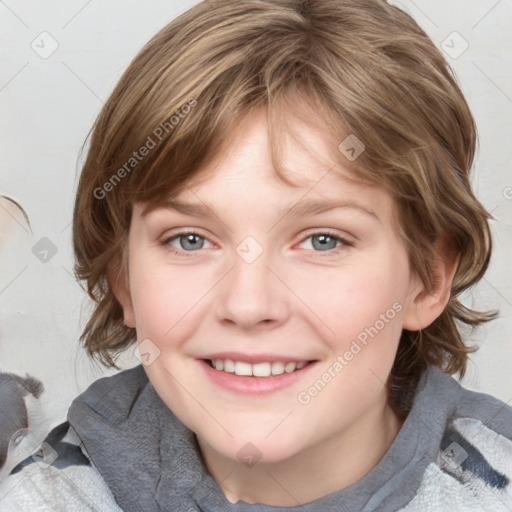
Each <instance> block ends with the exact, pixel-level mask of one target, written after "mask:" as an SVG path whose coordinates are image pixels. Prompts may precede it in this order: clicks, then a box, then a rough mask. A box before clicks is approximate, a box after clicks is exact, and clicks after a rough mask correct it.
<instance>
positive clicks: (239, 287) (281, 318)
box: [217, 252, 290, 330]
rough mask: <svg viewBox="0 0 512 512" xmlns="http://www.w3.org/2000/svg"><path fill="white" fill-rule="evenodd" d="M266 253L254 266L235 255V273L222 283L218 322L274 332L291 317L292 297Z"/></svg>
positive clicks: (232, 271) (253, 263)
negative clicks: (267, 329)
mask: <svg viewBox="0 0 512 512" xmlns="http://www.w3.org/2000/svg"><path fill="white" fill-rule="evenodd" d="M269 263H270V262H269V261H268V259H267V258H266V256H265V252H264V253H263V254H262V255H261V256H260V257H259V258H258V259H257V260H256V261H253V262H252V263H248V262H247V261H245V260H244V259H243V258H242V257H240V256H239V255H238V254H235V257H234V261H233V267H232V270H231V271H230V272H229V273H228V274H227V275H226V277H225V278H224V279H223V280H222V282H221V283H220V285H221V288H220V290H219V292H220V293H219V295H218V296H217V299H218V301H217V318H218V319H219V320H220V321H221V322H223V323H225V324H232V325H237V326H238V327H240V328H241V329H244V330H251V329H255V328H256V329H261V328H272V327H274V328H275V327H277V326H279V325H281V324H283V323H284V322H285V321H286V319H287V317H288V315H289V311H290V308H289V298H290V297H289V293H287V288H286V286H285V285H284V284H283V282H282V281H281V280H280V278H279V277H278V272H276V270H275V269H274V268H272V267H273V265H271V264H270V265H269Z"/></svg>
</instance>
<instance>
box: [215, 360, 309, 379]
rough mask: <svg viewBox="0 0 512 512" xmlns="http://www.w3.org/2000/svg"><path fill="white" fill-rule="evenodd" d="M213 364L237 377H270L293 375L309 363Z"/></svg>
mask: <svg viewBox="0 0 512 512" xmlns="http://www.w3.org/2000/svg"><path fill="white" fill-rule="evenodd" d="M212 364H213V366H214V367H215V369H216V370H222V371H225V372H227V373H235V374H236V375H253V376H254V377H269V376H270V375H281V374H282V373H292V372H293V371H295V370H300V369H301V368H304V366H306V365H307V364H308V363H307V361H301V362H300V363H295V362H289V363H283V362H281V361H276V362H273V363H256V364H250V363H245V362H243V361H232V360H231V359H214V360H212Z"/></svg>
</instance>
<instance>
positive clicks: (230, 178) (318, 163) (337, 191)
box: [143, 108, 393, 222]
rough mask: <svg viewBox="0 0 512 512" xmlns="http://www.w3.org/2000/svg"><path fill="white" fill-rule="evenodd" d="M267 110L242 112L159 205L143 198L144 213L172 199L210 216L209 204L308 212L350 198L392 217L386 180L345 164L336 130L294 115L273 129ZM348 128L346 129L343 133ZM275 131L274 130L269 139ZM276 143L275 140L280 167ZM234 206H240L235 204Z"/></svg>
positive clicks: (373, 212)
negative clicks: (374, 180)
mask: <svg viewBox="0 0 512 512" xmlns="http://www.w3.org/2000/svg"><path fill="white" fill-rule="evenodd" d="M267 121H268V118H267V111H266V109H264V108H262V109H260V110H258V111H256V112H254V113H252V114H251V115H249V116H247V117H245V118H244V119H243V121H242V122H241V123H240V124H239V125H238V127H237V128H238V129H237V130H236V132H235V131H234V132H232V133H231V134H230V137H229V138H228V139H226V141H225V143H224V145H223V148H222V150H219V151H218V153H217V155H216V157H215V158H214V159H213V160H211V161H210V163H209V164H208V165H207V166H205V167H204V168H203V169H200V170H199V172H198V173H197V174H196V175H195V176H194V177H193V178H192V179H190V180H188V181H187V182H186V183H185V184H184V187H183V188H182V189H181V190H180V191H179V192H178V193H175V194H170V195H169V198H168V201H167V202H166V203H164V204H161V205H145V209H143V214H146V213H149V212H150V211H152V210H154V209H156V208H158V206H171V207H172V208H173V209H174V210H177V211H179V212H181V213H184V214H190V215H195V216H203V217H205V216H208V214H209V213H210V214H211V210H212V207H213V208H214V209H216V210H217V211H218V210H222V211H223V212H226V213H229V212H230V211H231V210H232V211H233V213H235V209H236V206H240V205H242V206H244V207H245V211H246V213H247V214H251V213H254V212H256V211H258V210H262V209H264V210H265V211H266V212H267V213H268V214H269V215H270V213H272V214H273V215H277V216H282V215H284V214H285V213H286V214H292V215H296V216H297V217H299V216H306V215H308V214H311V215H312V214H315V213H319V212H321V211H323V210H327V209H328V208H329V207H333V205H334V204H335V203H339V204H340V205H349V206H351V207H354V208H355V209H359V210H361V211H366V212H367V213H369V214H370V215H374V216H375V217H379V218H382V219H383V220H384V221H385V220H386V219H387V220H389V221H390V222H391V221H392V217H393V200H392V198H391V197H390V195H389V194H388V193H387V192H385V191H384V189H383V188H382V187H378V186H376V185H370V184H368V183H363V182H362V181H361V180H359V179H357V178H356V176H355V174H354V172H353V171H351V170H350V168H349V167H348V165H346V164H345V163H344V159H345V157H344V156H343V154H341V153H340V151H339V150H338V147H337V144H336V136H335V135H333V134H332V133H330V132H328V131H327V130H325V129H323V130H322V128H321V126H319V123H307V122H301V121H300V120H296V122H295V123H294V125H293V130H291V131H286V130H280V131H279V132H276V133H273V134H269V130H268V126H267ZM343 135H344V134H343ZM271 136H275V137H277V138H274V139H273V140H272V141H271V139H270V137H271ZM271 142H273V143H274V144H277V146H278V160H279V161H278V162H277V164H278V166H279V172H280V173H282V174H283V176H284V178H285V180H283V179H281V178H280V177H279V174H278V172H276V168H275V165H276V161H274V160H273V159H272V155H271ZM236 213H240V210H237V212H236Z"/></svg>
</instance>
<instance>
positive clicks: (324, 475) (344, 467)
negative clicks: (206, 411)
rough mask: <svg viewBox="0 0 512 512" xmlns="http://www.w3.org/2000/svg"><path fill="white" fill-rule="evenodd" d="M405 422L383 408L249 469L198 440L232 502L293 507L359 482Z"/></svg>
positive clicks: (388, 408) (379, 458) (213, 475)
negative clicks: (284, 456)
mask: <svg viewBox="0 0 512 512" xmlns="http://www.w3.org/2000/svg"><path fill="white" fill-rule="evenodd" d="M402 424H403V422H401V421H400V420H399V419H398V418H397V416H396V415H395V414H394V413H393V411H392V410H391V408H390V407H389V406H388V405H387V404H384V406H383V407H382V406H381V407H380V408H376V409H372V410H370V411H367V414H366V415H365V417H361V418H358V420H357V422H355V423H353V424H352V425H350V426H349V427H348V428H346V429H344V430H343V431H340V432H337V433H336V434H335V435H333V436H332V437H329V438H326V439H323V440H322V441H321V442H319V443H317V444H316V445H314V446H312V447H310V448H308V449H307V450H305V451H302V452H300V453H297V454H294V455H292V456H290V457H289V458H287V459H285V460H281V461H278V462H272V463H265V462H258V463H257V464H255V465H254V466H252V467H247V466H245V465H244V464H242V463H240V462H239V461H235V460H233V459H231V458H227V457H224V456H222V455H221V454H219V453H218V452H216V451H215V450H214V449H213V448H212V447H211V445H209V444H207V443H206V442H205V441H204V440H203V439H200V438H198V443H199V446H200V449H201V452H202V454H203V458H204V461H205V464H206V467H207V469H208V471H209V473H210V475H211V476H212V477H213V478H214V479H215V481H216V482H217V483H218V484H219V486H220V487H221V489H222V490H223V492H224V495H225V496H226V498H227V499H228V500H229V501H230V502H231V503H236V502H237V501H239V500H242V501H245V502H247V503H250V504H253V503H262V504H265V505H271V506H280V507H289V506H297V505H303V504H306V503H309V502H311V501H314V500H316V499H318V498H321V497H322V496H325V495H327V494H330V493H332V492H335V491H337V490H340V489H344V488H346V487H348V486H350V485H352V484H353V483H355V482H357V481H358V480H360V479H361V478H362V477H363V476H365V475H366V474H367V473H368V472H369V471H370V470H371V469H373V468H374V467H375V466H376V465H377V464H378V462H379V461H380V460H381V459H382V457H383V456H384V455H385V453H386V452H387V450H388V449H389V447H390V446H391V444H392V443H393V441H394V440H395V438H396V436H397V434H398V432H399V431H400V428H401V427H402Z"/></svg>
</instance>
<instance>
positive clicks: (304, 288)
mask: <svg viewBox="0 0 512 512" xmlns="http://www.w3.org/2000/svg"><path fill="white" fill-rule="evenodd" d="M297 129H298V132H299V133H300V135H301V137H302V138H303V140H307V141H308V142H309V143H310V147H311V148H315V154H316V155H317V156H314V155H313V154H311V153H310V152H308V151H307V149H305V148H304V146H302V145H300V144H297V142H296V141H295V140H292V139H291V138H286V139H284V140H283V144H282V146H281V147H282V149H283V162H284V165H285V167H286V169H288V172H289V174H288V175H289V177H290V178H291V179H292V181H293V182H295V183H297V186H295V187H294V186H291V185H288V184H285V183H284V182H282V181H281V180H279V179H278V178H277V177H276V175H275V172H274V170H273V168H272V164H271V161H270V155H269V141H268V134H267V128H266V112H265V110H260V111H259V112H257V113H256V114H253V115H252V116H251V117H249V118H247V120H246V121H245V122H244V124H243V125H241V126H240V129H239V131H238V133H237V136H236V138H235V139H234V140H233V142H232V144H231V145H230V146H229V149H228V150H227V151H226V152H225V153H224V154H223V155H222V156H219V157H218V158H217V160H216V161H215V162H214V163H212V164H211V166H210V167H209V168H208V169H205V172H204V173H202V174H201V175H199V177H198V178H197V179H195V181H193V182H190V183H189V184H188V187H187V188H186V189H185V190H184V191H183V192H182V193H180V194H179V195H178V196H176V197H173V198H172V201H173V202H172V203H171V202H170V203H169V207H168V208H158V209H155V210H153V211H150V212H149V213H147V214H144V213H143V212H144V208H143V205H136V207H135V208H134V212H133V217H132V222H131V227H130V232H129V239H128V252H129V280H128V282H129V290H128V295H127V296H126V297H125V298H124V299H123V300H122V302H123V306H124V311H125V321H126V322H127V324H128V325H129V326H132V327H136V330H137V339H138V340H139V343H140V342H142V341H143V340H149V341H145V342H144V343H146V346H151V347H152V349H151V350H150V352H151V353H152V354H153V356H151V363H150V364H147V365H145V366H144V368H145V370H146V372H147V375H148V377H149V379H150V381H151V382H152V384H153V385H154V387H155V389H156V391H157V392H158V394H159V395H160V397H161V398H162V400H163V401H164V402H165V403H166V404H167V406H168V407H169V408H170V409H171V410H172V411H173V412H174V413H175V414H176V415H177V416H178V418H179V419H180V420H181V421H182V422H183V423H184V424H185V425H187V426H188V427H189V428H190V429H191V430H193V431H194V432H195V433H196V434H197V436H198V438H199V439H200V440H201V441H202V442H203V443H206V444H207V445H208V446H209V447H211V449H212V450H213V451H214V452H215V453H218V454H220V455H222V456H223V457H227V458H229V459H233V460H237V459H238V460H242V457H243V456H244V454H245V452H244V450H245V451H248V452H251V451H252V452H254V453H248V454H245V455H253V456H255V457H258V458H261V460H262V461H267V462H277V461H282V460H284V459H287V458H289V457H292V456H294V455H297V454H300V453H303V452H306V451H308V450H315V448H316V447H318V446H320V445H321V444H322V443H323V442H324V441H325V440H327V439H333V438H335V437H336V436H342V435H345V434H346V433H347V432H349V431H352V432H354V431H356V430H357V428H358V425H361V424H362V422H364V421H365V418H368V417H369V416H370V415H371V414H372V411H376V410H383V409H385V408H386V407H387V406H386V404H385V399H386V395H385V391H384V383H385V381H386V379H387V377H388V375H389V373H390V370H391V367H392V364H393V360H394V357H395V353H396V350H397V346H398V341H399V337H400V333H401V330H402V327H403V325H404V322H405V321H406V318H407V315H409V314H411V313H410V311H411V309H412V305H413V297H414V295H413V290H414V289H415V287H416V285H417V284H416V281H415V280H414V279H413V278H412V277H411V274H410V270H409V265H408V258H407V254H406V251H405V248H404V245H403V243H402V241H401V239H400V238H399V236H398V235H397V233H396V221H395V218H394V214H395V212H394V204H393V201H392V199H391V197H390V196H389V195H388V194H387V193H386V192H384V191H383V190H381V189H379V188H376V187H370V186H368V185H363V184H360V183H357V182H355V181H354V180H353V179H349V178H348V177H349V176H350V173H349V171H348V170H347V169H346V168H343V166H342V165H340V164H339V163H338V164H336V165H335V162H334V160H331V159H330V158H328V157H327V156H326V155H329V154H332V151H331V149H330V148H332V141H330V140H328V139H327V138H326V137H325V136H324V135H323V134H322V133H321V132H319V131H316V130H315V129H313V128H312V127H311V126H309V125H301V124H297ZM318 155H320V156H318ZM340 157H341V158H340V159H339V160H342V158H343V157H342V155H341V154H340ZM206 171H207V172H206ZM147 344H150V345H147ZM154 354H158V356H157V357H155V356H154ZM153 357H154V360H153ZM212 366H216V368H214V367H212ZM269 374H270V375H269ZM248 443H250V444H248Z"/></svg>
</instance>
